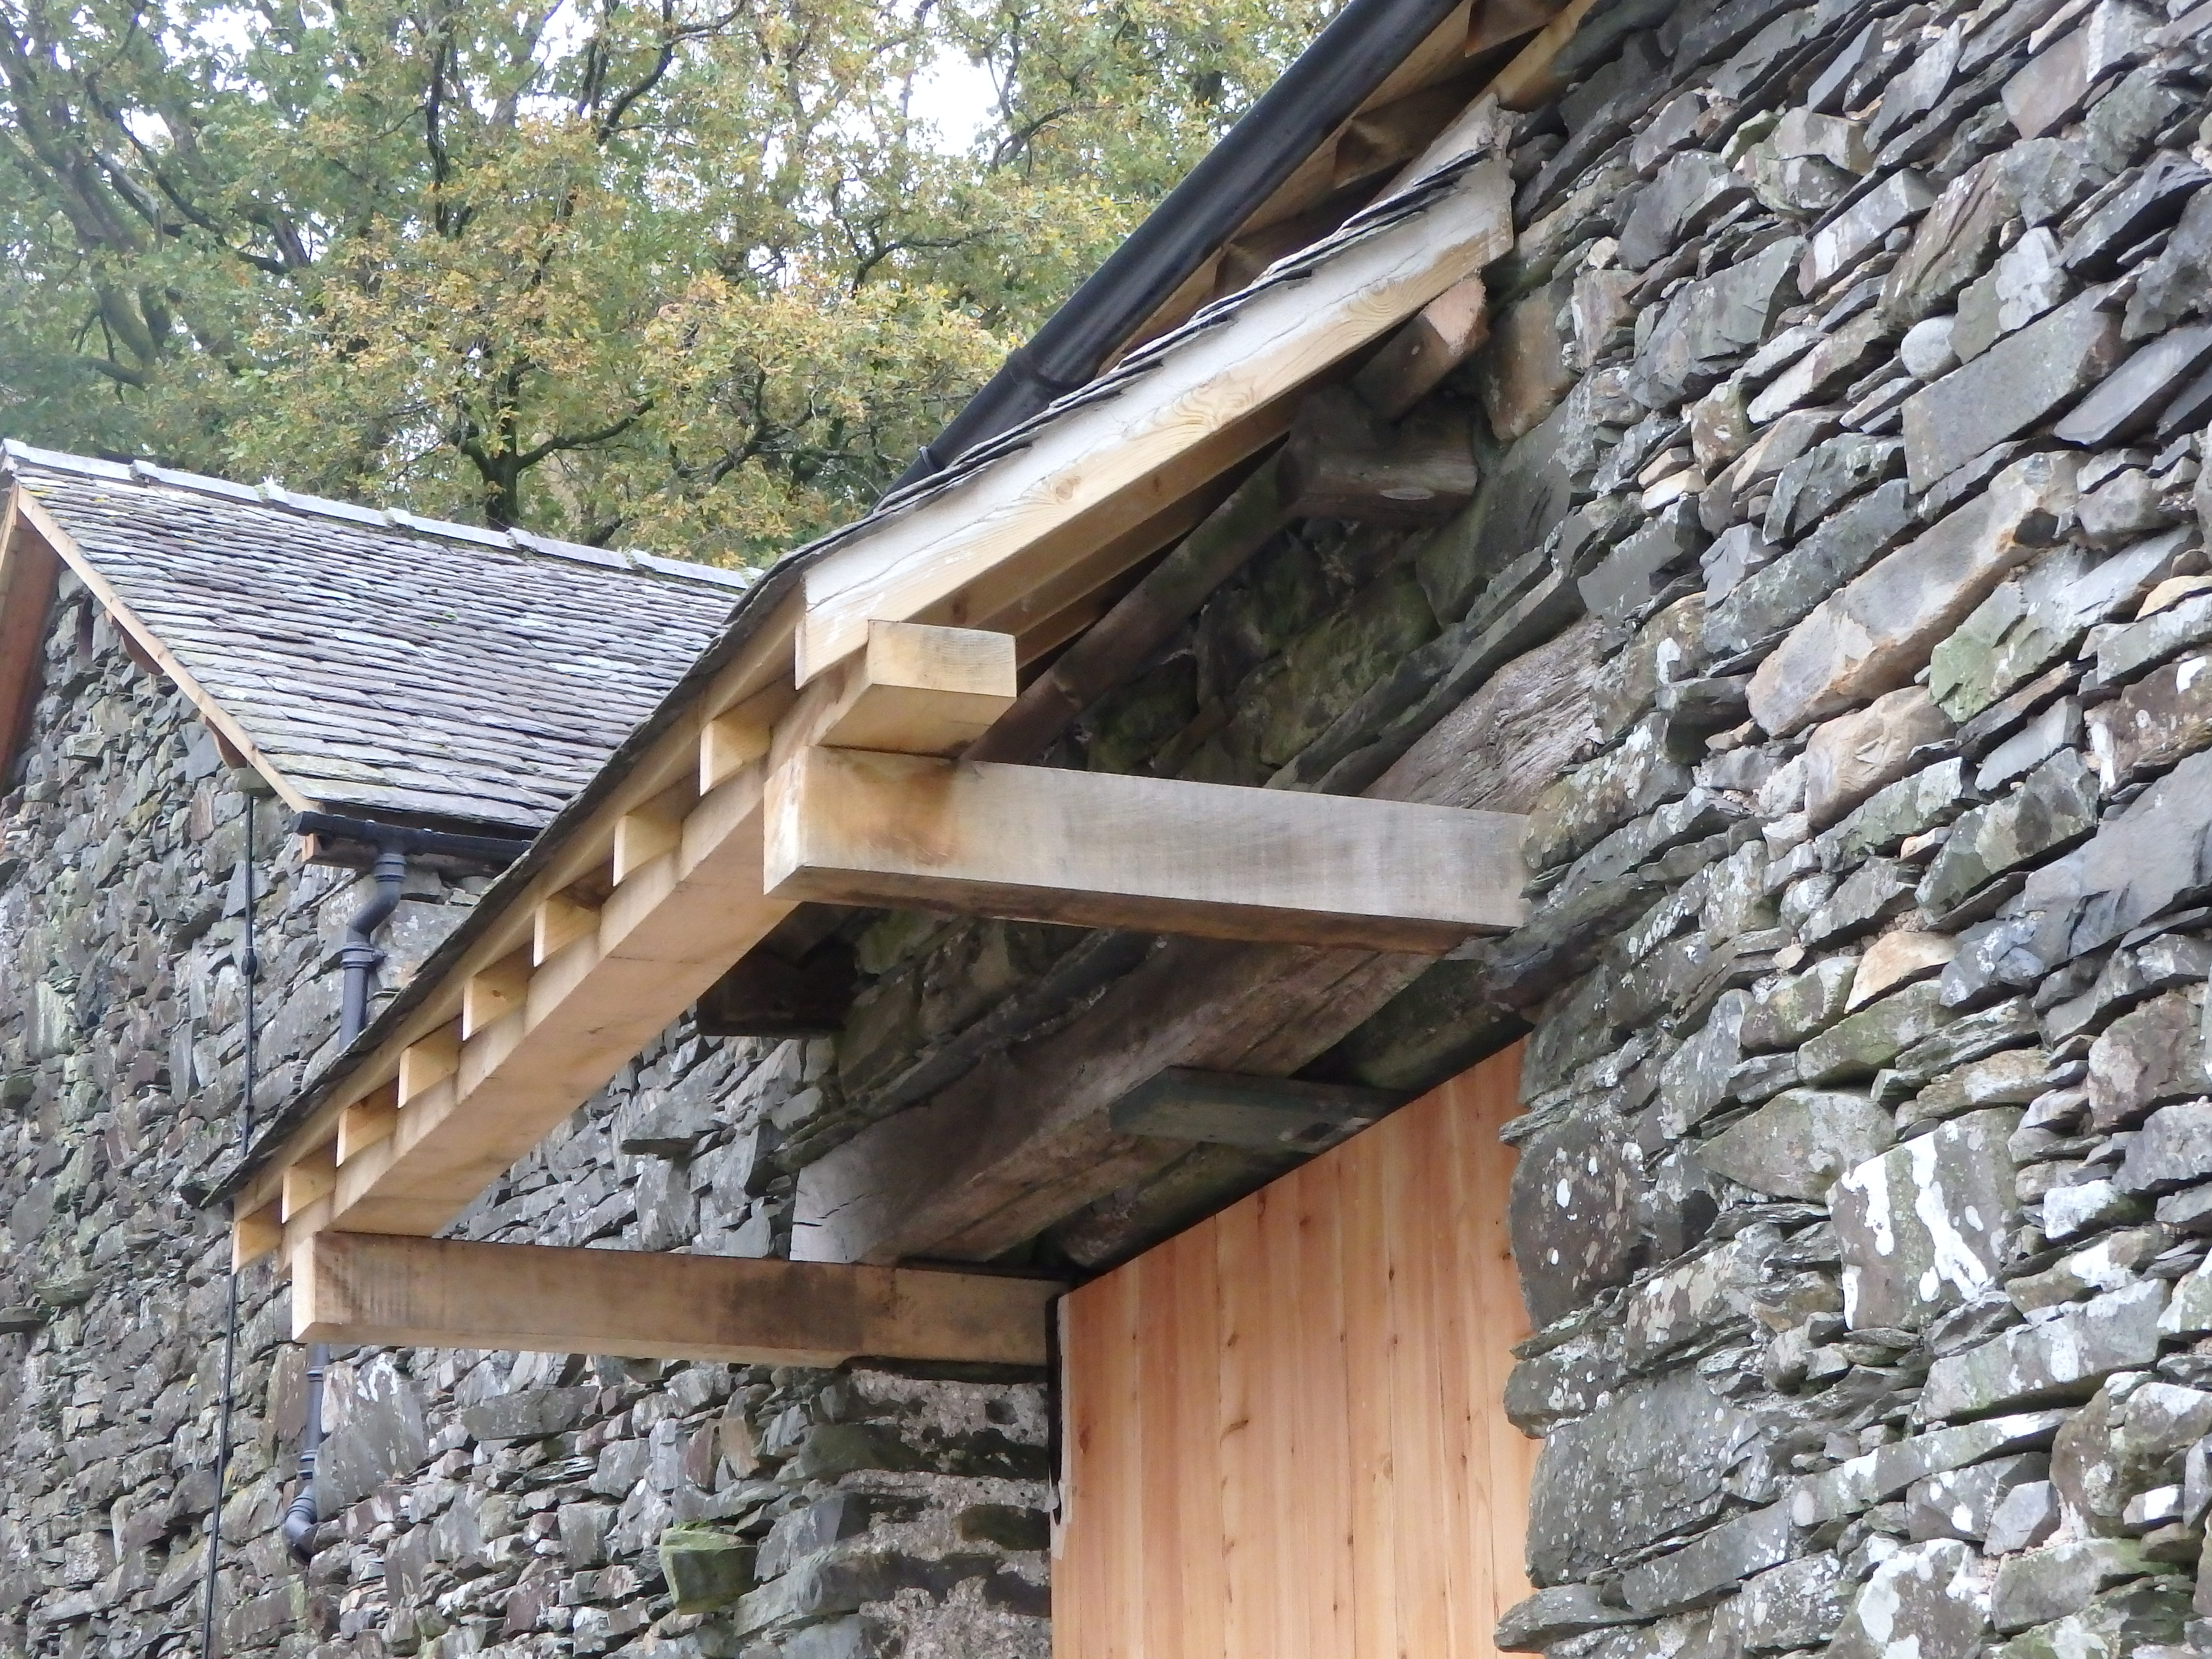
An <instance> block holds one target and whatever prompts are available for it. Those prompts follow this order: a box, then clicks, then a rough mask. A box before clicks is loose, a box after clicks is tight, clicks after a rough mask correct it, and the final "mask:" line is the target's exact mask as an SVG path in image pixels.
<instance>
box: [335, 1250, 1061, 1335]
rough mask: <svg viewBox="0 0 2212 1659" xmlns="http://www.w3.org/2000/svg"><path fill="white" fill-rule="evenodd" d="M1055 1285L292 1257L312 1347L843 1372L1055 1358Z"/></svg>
mask: <svg viewBox="0 0 2212 1659" xmlns="http://www.w3.org/2000/svg"><path fill="white" fill-rule="evenodd" d="M1065 1289H1066V1286H1065V1285H1061V1284H1060V1283H1057V1282H1055V1281H1054V1280H1051V1279H1024V1278H1013V1277H1009V1276H1005V1275H1000V1274H985V1273H936V1272H929V1271H924V1270H921V1269H915V1268H900V1267H842V1266H839V1267H832V1266H826V1265H823V1264H819V1263H811V1262H792V1261H756V1260H752V1259H749V1258H745V1257H739V1256H716V1255H663V1254H660V1253H658V1252H648V1251H638V1250H578V1249H553V1248H551V1247H549V1246H543V1245H536V1244H481V1243H470V1242H467V1241H464V1240H459V1239H439V1238H410V1237H390V1236H387V1235H381V1234H375V1233H344V1232H335V1231H324V1232H320V1233H318V1234H316V1235H315V1236H314V1237H313V1238H312V1239H310V1240H308V1241H307V1243H305V1244H304V1245H302V1246H301V1249H300V1250H299V1252H298V1254H297V1255H295V1258H294V1260H293V1269H292V1334H293V1336H294V1338H295V1340H299V1341H301V1342H356V1343H367V1342H379V1343H392V1344H398V1345H403V1346H410V1347H425V1348H430V1347H436V1348H489V1349H498V1350H503V1351H520V1352H536V1353H598V1354H614V1355H619V1356H621V1357H623V1358H633V1359H707V1360H724V1361H728V1362H731V1363H733V1364H750V1365H835V1364H842V1362H844V1361H845V1360H848V1359H851V1358H854V1357H856V1356H858V1355H861V1354H868V1355H873V1356H877V1357H879V1358H890V1359H927V1360H938V1361H958V1362H963V1363H967V1364H1000V1365H1042V1364H1044V1363H1045V1321H1046V1318H1047V1306H1048V1304H1049V1303H1050V1302H1051V1300H1052V1298H1053V1297H1055V1296H1057V1295H1059V1294H1060V1291H1063V1290H1065Z"/></svg>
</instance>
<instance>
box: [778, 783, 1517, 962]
mask: <svg viewBox="0 0 2212 1659" xmlns="http://www.w3.org/2000/svg"><path fill="white" fill-rule="evenodd" d="M768 813H769V829H768V851H767V860H768V863H767V875H766V878H765V881H766V884H767V890H768V891H769V894H770V895H771V896H775V897H777V898H783V899H791V900H800V899H814V900H820V901H824V902H829V903H835V904H888V905H892V906H901V905H908V904H919V905H921V906H923V907H924V908H933V909H946V910H955V911H963V912H968V913H971V914H976V915H997V916H1009V917H1017V918H1023V919H1027V920H1031V921H1057V922H1073V923H1078V924H1080V925H1083V926H1086V927H1128V928H1136V929H1139V930H1143V931H1147V932H1155V933H1185V934H1196V935H1199V936H1201V937H1206V938H1216V939H1256V940H1273V941H1291V942H1296V943H1300V944H1310V945H1367V946H1370V947H1372V948H1374V949H1376V950H1398V951H1446V950H1449V949H1450V948H1451V947H1452V946H1453V945H1457V944H1458V943H1460V942H1461V941H1462V940H1463V939H1467V938H1468V937H1469V936H1470V935H1472V934H1474V933H1480V932H1484V931H1489V930H1495V929H1504V928H1509V927H1514V926H1516V924H1517V923H1518V922H1519V921H1520V920H1521V919H1522V915H1524V914H1525V913H1526V901H1525V900H1524V899H1523V898H1522V895H1521V889H1522V885H1523V884H1524V882H1525V879H1526V878H1525V875H1524V873H1523V872H1522V869H1521V866H1520V853H1519V844H1520V839H1521V831H1522V823H1523V821H1522V819H1521V818H1519V817H1516V816H1514V815H1511V814H1505V813H1491V812H1477V811H1462V810H1460V809H1458V808H1455V807H1440V806H1424V805H1412V804H1408V803H1398V802H1393V803H1388V804H1385V803H1383V802H1378V801H1368V800H1361V799H1349V798H1346V797H1342V796H1336V795H1312V794H1303V793H1297V792H1294V791H1291V790H1285V789H1253V788H1241V787H1236V786H1233V785H1228V784H1210V783H1192V782H1188V781H1182V780H1180V779H1174V778H1148V777H1139V776H1123V775H1115V774H1111V773H1102V772H1075V771H1063V770H1058V769H1048V768H1044V767H1035V766H1007V765H1001V764H998V763H990V762H952V761H945V760H938V759H933V758H929V757H921V756H912V755H885V754H872V753H866V752H863V751H860V750H829V749H818V750H809V751H807V752H805V753H804V754H802V755H800V756H799V757H797V758H796V759H795V760H794V761H793V762H792V763H791V764H789V765H788V766H787V767H785V768H783V769H781V770H780V771H779V772H778V773H777V774H776V775H775V779H774V780H773V781H771V783H770V785H769V807H768Z"/></svg>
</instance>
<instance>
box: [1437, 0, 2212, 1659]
mask: <svg viewBox="0 0 2212 1659" xmlns="http://www.w3.org/2000/svg"><path fill="white" fill-rule="evenodd" d="M1564 61H1565V64H1566V67H1567V70H1568V71H1569V75H1570V78H1571V79H1572V80H1573V81H1574V82H1575V84H1573V85H1571V87H1570V88H1569V89H1568V90H1567V91H1565V93H1564V94H1562V95H1561V96H1560V97H1559V100H1557V101H1556V103H1554V104H1553V105H1552V106H1549V107H1547V108H1546V109H1544V110H1541V111H1539V112H1534V114H1532V115H1530V116H1527V117H1523V118H1522V123H1521V125H1520V126H1519V128H1518V129H1517V131H1516V143H1515V148H1514V150H1513V158H1514V159H1513V167H1514V173H1515V176H1516V179H1519V180H1521V181H1522V182H1521V185H1520V195H1519V197H1518V199H1517V204H1516V206H1517V210H1518V217H1519V222H1520V223H1521V226H1522V235H1521V240H1520V244H1519V246H1518V248H1517V250H1516V253H1515V254H1514V256H1513V258H1512V269H1511V270H1510V272H1507V273H1504V276H1503V279H1502V280H1501V281H1500V282H1499V283H1497V284H1496V285H1495V286H1494V288H1493V291H1492V302H1493V304H1502V305H1503V307H1504V310H1503V314H1502V316H1501V317H1500V319H1499V322H1498V330H1497V334H1496V337H1495V338H1494V340H1493V342H1492V345H1491V346H1490V347H1489V348H1488V349H1487V355H1486V359H1485V360H1484V362H1483V363H1482V364H1481V365H1480V369H1479V382H1478V384H1479V388H1480V395H1481V397H1482V398H1483V400H1484V403H1485V405H1486V410H1487V415H1488V418H1489V421H1490V423H1491V426H1492V430H1493V431H1494V432H1495V433H1496V434H1497V435H1499V436H1500V437H1501V438H1510V437H1512V435H1516V434H1518V435H1519V436H1518V438H1517V441H1514V442H1513V444H1512V447H1510V449H1509V450H1508V451H1506V453H1505V454H1504V459H1503V465H1502V468H1501V469H1499V470H1495V471H1493V472H1492V479H1491V483H1490V485H1489V487H1488V489H1489V492H1490V497H1489V498H1490V501H1491V502H1492V508H1491V510H1492V511H1493V512H1510V513H1511V514H1512V515H1513V516H1514V518H1515V519H1516V522H1517V523H1525V524H1527V525H1528V526H1531V527H1532V528H1534V532H1535V533H1536V534H1537V535H1540V536H1541V535H1544V534H1549V536H1550V537H1551V538H1552V544H1553V550H1554V557H1555V558H1561V559H1566V560H1571V564H1572V568H1573V569H1574V571H1575V574H1576V580H1577V586H1578V589H1579V592H1580V593H1581V595H1582V597H1583V601H1584V602H1585V604H1586V605H1587V606H1588V608H1589V611H1590V613H1591V615H1592V616H1593V617H1595V618H1596V619H1597V621H1598V623H1599V625H1600V626H1601V628H1602V629H1604V631H1605V632H1604V645H1603V647H1602V648H1603V650H1604V652H1605V653H1606V654H1607V659H1608V671H1607V675H1606V676H1605V678H1604V680H1603V682H1602V684H1601V690H1600V693H1599V700H1598V705H1597V710H1596V714H1597V720H1598V724H1599V726H1600V728H1601V734H1600V737H1599V739H1598V741H1597V742H1596V743H1595V744H1590V745H1589V746H1588V748H1587V750H1586V751H1585V753H1584V754H1583V756H1582V757H1580V758H1579V760H1578V763H1577V764H1576V765H1575V766H1574V767H1573V768H1572V769H1571V770H1569V771H1568V772H1567V773H1566V774H1565V775H1564V776H1563V777H1561V778H1560V779H1559V781H1558V782H1557V784H1556V785H1554V786H1553V788H1552V789H1551V790H1550V791H1549V792H1548V793H1547V796H1546V797H1545V799H1543V800H1542V801H1541V803H1540V804H1539V805H1538V807H1537V809H1536V811H1535V812H1534V817H1533V819H1532V823H1531V829H1530V839H1529V843H1528V847H1529V854H1530V858H1531V862H1532V866H1533V867H1534V870H1535V872H1536V875H1535V878H1534V886H1533V888H1532V891H1533V892H1534V895H1535V898H1534V903H1535V911H1536V914H1535V916H1534V921H1533V922H1532V925H1531V928H1530V930H1529V935H1528V940H1526V941H1523V942H1521V943H1517V944H1514V945H1510V946H1509V947H1506V948H1505V955H1504V956H1502V957H1500V958H1499V959H1500V960H1501V961H1502V960H1506V959H1511V960H1517V961H1519V962H1522V963H1532V964H1536V965H1539V966H1541V965H1543V964H1544V963H1547V962H1551V961H1555V960H1558V959H1559V957H1558V954H1557V953H1556V952H1554V954H1553V956H1552V957H1546V956H1545V955H1544V954H1543V952H1542V951H1540V950H1538V949H1536V948H1535V947H1534V944H1533V943H1532V941H1538V940H1542V939H1547V938H1551V939H1558V940H1573V939H1579V940H1580V941H1581V945H1579V947H1578V950H1571V951H1568V952H1567V954H1566V957H1565V961H1566V963H1567V964H1568V966H1569V967H1570V968H1571V969H1573V970H1574V971H1573V976H1572V977H1571V978H1569V979H1567V981H1566V982H1565V983H1564V984H1559V985H1557V986H1556V987H1548V995H1547V1000H1545V1001H1544V1002H1543V1004H1542V1006H1541V1008H1540V1009H1538V1010H1536V1011H1534V1033H1533V1035H1532V1036H1531V1038H1530V1044H1529V1048H1528V1063H1527V1066H1526V1072H1525V1076H1524V1081H1523V1088H1524V1099H1525V1102H1526V1112H1525V1115H1523V1116H1522V1117H1521V1118H1520V1119H1519V1120H1518V1121H1516V1124H1515V1125H1514V1126H1513V1127H1512V1130H1511V1131H1510V1135H1511V1138H1512V1139H1514V1140H1515V1141H1516V1143H1517V1145H1518V1146H1519V1150H1520V1164H1519V1169H1518V1173H1517V1175H1516V1182H1515V1189H1514V1197H1513V1206H1512V1218H1511V1219H1512V1227H1513V1236H1514V1242H1515V1250H1516V1257H1517V1259H1518V1261H1519V1265H1520V1268H1521V1273H1522V1283H1523V1285H1524V1287H1525V1291H1526V1296H1527V1300H1528V1304H1529V1308H1530V1310H1531V1312H1532V1314H1533V1316H1534V1321H1535V1322H1536V1323H1537V1325H1538V1326H1539V1327H1540V1329H1539V1330H1538V1332H1537V1334H1535V1335H1534V1336H1533V1337H1532V1338H1530V1339H1529V1340H1528V1341H1527V1342H1525V1343H1524V1344H1523V1345H1522V1347H1521V1349H1520V1351H1519V1352H1520V1353H1521V1356H1522V1358H1521V1363H1520V1364H1519V1366H1518V1368H1517V1369H1516V1371H1515V1373H1514V1375H1513V1378H1512V1383H1511V1387H1510V1394H1509V1399H1508V1407H1509V1409H1510V1413H1511V1414H1512V1416H1513V1418H1514V1420H1515V1421H1516V1423H1518V1424H1519V1425H1521V1426H1522V1428H1523V1429H1524V1430H1525V1431H1528V1432H1530V1433H1532V1434H1541V1436H1542V1437H1543V1438H1544V1449H1543V1453H1542V1456H1541V1462H1540V1464H1539V1468H1538V1472H1537V1476H1536V1483H1535V1490H1534V1496H1533V1499H1532V1504H1531V1510H1530V1516H1529V1532H1528V1561H1529V1566H1530V1571H1531V1574H1532V1577H1533V1578H1534V1582H1535V1583H1536V1585H1537V1586H1538V1589H1537V1590H1536V1593H1535V1594H1534V1595H1533V1596H1532V1597H1531V1598H1530V1599H1529V1600H1528V1601H1527V1602H1525V1603H1524V1604H1522V1606H1521V1607H1518V1608H1516V1609H1515V1610H1514V1611H1513V1613H1510V1615H1509V1616H1508V1617H1507V1619H1506V1620H1505V1623H1504V1629H1502V1631H1501V1632H1500V1635H1501V1638H1502V1639H1503V1640H1504V1641H1505V1642H1506V1643H1508V1644H1510V1645H1512V1646H1515V1647H1518V1648H1524V1649H1528V1650H1539V1649H1541V1650H1542V1651H1544V1652H1545V1653H1547V1654H1548V1655H1551V1656H1553V1659H1675V1656H1680V1659H1692V1656H1695V1659H1739V1656H1749V1655H1761V1654H1786V1655H1790V1656H1793V1659H1794V1656H1808V1659H1809V1656H1812V1655H1814V1654H1821V1655H1826V1656H1829V1659H2056V1656H2060V1655H2065V1656H2092V1655H2094V1656H2119V1655H2124V1654H2138V1655H2142V1656H2145V1659H2150V1656H2161V1659H2172V1656H2179V1655H2180V1654H2183V1653H2204V1652H2208V1651H2212V1569H2207V1568H2206V1567H2205V1566H2204V1565H2203V1536H2204V1526H2205V1520H2206V1514H2207V1510H2208V1508H2209V1507H2212V1266H2208V1264H2207V1260H2206V1257H2207V1252H2208V1249H2212V1103H2208V1102H2207V1096H2208V1094H2212V1061H2208V1059H2207V1052H2206V1048H2205V1044H2206V1034H2207V1024H2206V1020H2207V1009H2206V991H2205V985H2206V979H2207V975H2208V971H2212V907H2208V901H2212V861H2208V854H2207V848H2208V841H2209V840H2212V702H2208V701H2207V699H2208V697H2212V655H2208V652H2212V574H2208V573H2212V564H2208V560H2207V555H2206V537H2207V532H2208V530H2212V477H2208V476H2206V475H2205V473H2204V471H2203V467H2204V464H2205V460H2206V457H2205V453H2204V447H2205V441H2206V438H2205V428H2206V426H2207V422H2208V420H2212V188H2207V187H2206V186H2207V185H2212V171H2208V168H2212V145H2208V140H2212V123H2208V120H2207V116H2208V112H2212V100H2208V95H2207V88H2208V78H2212V77H2209V76H2208V72H2212V9H2208V8H2205V7H2203V6H2198V7H2197V8H2196V9H2194V10H2191V9H2189V8H2188V7H2187V6H2186V5H2185V4H2183V3H2181V0H2176V3H2174V4H2173V5H2172V6H2171V7H2170V8H2167V7H2160V6H2155V5H2145V4H2136V3H2129V0H2098V3H2081V0H2075V3H2058V0H1986V3H1980V4H1972V3H1953V4H1943V3H1928V4H1911V5H1904V4H1894V3H1893V4H1882V5H1871V6H1869V5H1846V4H1840V3H1822V4H1817V5H1786V4H1782V3H1778V0H1725V3H1720V4H1690V5H1684V6H1665V5H1644V4H1640V3H1638V0H1620V3H1616V4H1613V5H1611V6H1602V5H1601V7H1599V8H1597V9H1594V10H1593V12H1592V13H1591V15H1590V18H1589V21H1586V22H1585V24H1584V26H1583V29H1582V31H1581V33H1579V34H1578V36H1577V40H1576V41H1575V43H1574V44H1573V45H1572V46H1571V47H1570V48H1569V51H1568V54H1567V57H1566V58H1565V60H1564ZM1509 490H1513V491H1517V492H1518V493H1517V494H1510V495H1509V494H1508V491H1509ZM1480 507H1481V503H1480V502H1479V503H1478V510H1480ZM1480 541H1481V538H1480V536H1479V535H1478V536H1472V537H1463V538H1462V541H1461V543H1460V546H1459V549H1458V550H1456V551H1453V550H1446V549H1444V548H1443V547H1442V546H1439V548H1438V549H1437V552H1436V553H1435V555H1434V556H1433V557H1432V559H1431V564H1432V566H1434V567H1435V568H1438V569H1442V568H1444V567H1445V566H1446V564H1447V563H1448V562H1449V560H1450V559H1451V558H1453V557H1455V556H1458V557H1462V558H1464V559H1466V560H1467V561H1468V562H1469V563H1470V564H1476V565H1479V564H1480V557H1481V556H1480V552H1479V551H1477V549H1479V546H1480ZM1455 971H1458V972H1461V973H1462V974H1463V975H1464V974H1470V973H1473V974H1478V975H1479V973H1480V969H1457V970H1455ZM1432 1001H1433V999H1432ZM1427 1018H1429V1020H1430V1024H1431V1026H1433V1025H1434V1024H1435V1023H1436V1020H1435V1015H1434V1011H1433V1008H1431V1012H1430V1013H1429V1015H1428V1016H1427ZM1408 1029H1411V1028H1410V1027H1409V1028H1408ZM1423 1029H1428V1028H1427V1027H1424V1028H1423Z"/></svg>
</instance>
